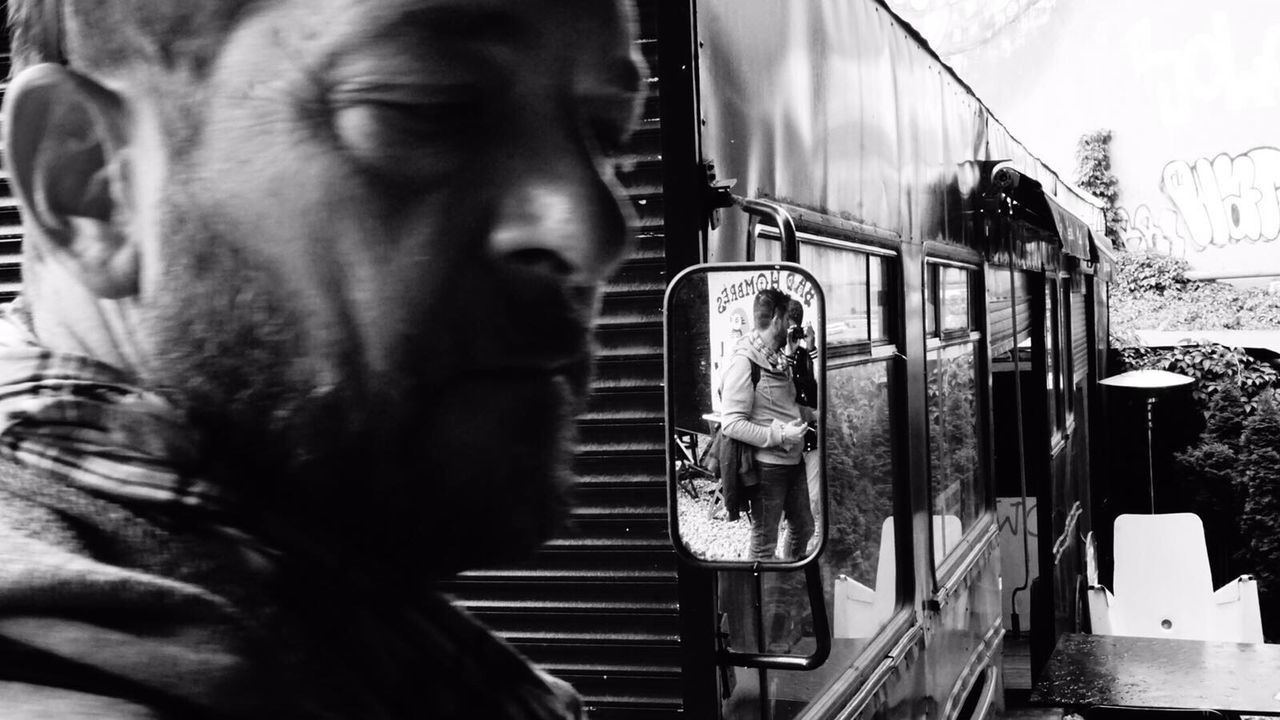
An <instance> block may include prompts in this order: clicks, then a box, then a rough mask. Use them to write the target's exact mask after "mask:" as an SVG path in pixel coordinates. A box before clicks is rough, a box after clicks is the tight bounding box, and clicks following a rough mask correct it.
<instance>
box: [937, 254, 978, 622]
mask: <svg viewBox="0 0 1280 720" xmlns="http://www.w3.org/2000/svg"><path fill="white" fill-rule="evenodd" d="M929 250H930V249H929V248H927V249H926V253H925V255H924V258H923V260H922V262H923V266H922V277H923V278H924V281H925V285H924V287H923V288H922V290H923V292H924V294H925V297H922V298H921V305H922V306H923V307H924V308H925V311H926V312H928V311H929V310H930V304H929V302H928V295H929V293H933V294H934V297H935V298H937V302H935V303H934V306H933V308H932V309H933V311H934V312H935V313H936V314H937V315H936V317H935V322H934V323H933V327H934V329H935V332H934V333H933V334H930V333H929V332H928V330H927V329H926V333H925V338H924V340H925V343H924V344H925V353H926V363H927V360H928V358H927V356H928V355H929V354H930V353H933V352H937V351H939V350H944V349H946V348H949V347H955V346H960V345H969V346H971V347H972V348H973V358H974V375H975V384H976V385H977V387H976V388H975V401H976V403H977V408H976V413H977V417H978V418H979V422H978V423H977V426H978V428H977V429H978V437H977V439H976V446H977V449H978V453H977V458H978V467H979V478H978V482H979V483H980V484H981V486H982V490H983V502H982V506H981V509H980V511H979V512H978V514H977V516H976V517H975V518H974V519H973V522H972V524H971V525H970V527H968V528H964V529H963V531H962V532H961V535H960V539H959V540H958V541H957V542H956V545H955V547H953V548H952V549H951V551H950V552H949V553H947V554H946V555H945V556H944V557H943V558H941V559H939V558H937V557H935V556H934V553H933V545H934V543H933V523H932V522H930V523H929V528H928V538H929V541H928V543H927V547H926V552H927V554H928V556H929V565H930V567H931V569H932V575H933V588H932V596H933V603H934V604H935V605H937V606H941V605H944V604H946V601H947V599H948V598H949V597H950V596H951V595H952V594H953V593H954V591H955V588H956V586H957V585H958V584H959V583H960V582H961V581H962V580H963V578H964V577H965V576H967V575H968V573H969V572H970V571H971V569H972V568H973V566H974V565H975V564H976V563H977V562H978V561H979V560H980V559H981V557H982V556H983V555H984V554H985V552H986V548H987V547H988V546H989V545H990V544H991V543H992V542H994V538H995V533H994V531H995V527H996V524H995V497H994V496H995V486H994V485H995V481H994V478H992V475H991V458H990V449H989V446H990V432H991V428H990V415H989V413H990V410H989V408H990V397H989V395H990V392H991V382H990V368H989V365H990V358H988V357H987V355H988V351H989V348H987V349H984V346H985V345H986V343H985V342H984V340H985V338H986V326H985V322H984V321H983V319H982V318H981V317H980V316H979V312H978V311H979V306H981V309H982V311H983V312H985V311H986V268H985V264H983V263H981V262H978V261H973V262H965V261H962V260H957V259H953V258H951V257H946V256H939V255H937V254H934V252H931V251H929ZM930 266H949V267H954V268H960V269H963V270H965V271H967V272H968V273H969V282H968V293H969V302H968V313H969V324H968V326H967V327H966V328H965V329H963V330H953V331H951V332H943V331H941V330H940V329H941V327H942V313H943V303H944V302H945V299H944V298H942V297H941V296H940V295H941V293H940V292H939V291H940V290H941V288H940V287H939V285H940V283H939V284H936V285H935V284H934V277H935V276H934V274H933V273H931V272H930ZM936 277H937V279H938V280H939V281H940V280H941V277H942V273H941V272H939V273H937V276H936ZM974 298H978V299H979V301H980V302H978V303H975V302H974ZM925 319H926V323H925V327H926V328H928V326H929V323H928V322H927V317H926V318H925ZM923 379H924V381H925V383H926V385H927V384H928V378H927V377H925V378H923ZM926 434H927V428H926ZM926 495H927V498H928V509H929V515H930V517H932V515H933V505H934V497H933V476H932V469H930V474H929V477H928V492H926Z"/></svg>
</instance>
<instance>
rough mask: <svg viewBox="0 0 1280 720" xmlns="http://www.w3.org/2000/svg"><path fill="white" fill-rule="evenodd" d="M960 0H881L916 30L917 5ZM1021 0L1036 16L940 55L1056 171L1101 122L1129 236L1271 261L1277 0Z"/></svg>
mask: <svg viewBox="0 0 1280 720" xmlns="http://www.w3.org/2000/svg"><path fill="white" fill-rule="evenodd" d="M965 1H967V0H954V1H953V0H894V2H893V4H894V5H895V8H898V9H901V10H902V12H903V14H904V17H906V18H907V19H908V21H911V20H912V19H913V14H912V13H913V12H914V11H915V10H920V11H922V12H923V13H924V14H923V15H920V14H917V15H915V19H916V23H917V24H918V26H919V27H920V28H922V31H923V29H924V28H928V27H929V26H930V24H929V22H928V21H927V20H928V14H929V13H937V12H939V11H940V10H939V8H941V7H944V6H953V5H957V4H963V2H965ZM992 1H998V0H992ZM1012 1H1013V0H1006V2H1012ZM1020 1H1023V0H1020ZM1023 4H1024V5H1025V4H1026V3H1025V1H1023ZM1031 5H1032V6H1035V7H1034V9H1038V11H1039V12H1040V14H1041V15H1043V16H1044V18H1043V19H1042V21H1040V22H1037V23H1035V24H1031V25H1030V26H1029V24H1028V23H1025V22H1023V23H1016V22H1014V23H1010V24H1009V25H1007V26H1004V27H1003V28H1002V29H1001V30H999V31H998V32H996V34H995V35H993V36H992V40H991V41H990V42H986V43H983V44H981V45H979V46H978V47H976V48H974V49H970V50H968V51H965V52H961V53H959V54H952V55H946V56H944V59H946V60H947V61H948V62H949V63H950V64H951V65H952V66H953V67H955V68H956V70H957V72H958V73H959V74H960V76H961V77H962V78H963V79H964V80H965V81H966V82H968V83H969V84H970V86H971V87H973V89H974V91H975V92H976V93H977V94H978V96H979V97H980V98H982V100H983V101H984V102H985V103H986V104H987V106H988V107H989V108H990V109H991V110H992V111H993V112H994V113H995V114H996V116H997V117H999V118H1000V119H1001V121H1003V122H1004V124H1005V125H1006V126H1007V127H1008V128H1009V129H1010V130H1011V131H1012V132H1013V134H1014V135H1015V136H1017V137H1018V139H1019V140H1021V141H1022V142H1024V143H1025V144H1026V145H1027V146H1028V147H1029V148H1031V150H1032V151H1033V152H1034V153H1035V154H1037V155H1038V156H1039V157H1040V158H1041V159H1042V160H1044V161H1046V162H1047V163H1048V164H1049V165H1051V166H1052V167H1054V168H1055V169H1056V170H1058V171H1059V173H1060V174H1061V175H1063V176H1064V177H1067V178H1074V175H1075V172H1074V171H1075V157H1074V156H1075V145H1076V140H1077V139H1078V138H1079V137H1080V135H1081V134H1082V133H1084V132H1086V131H1088V130H1092V129H1096V128H1110V129H1111V130H1112V131H1113V132H1114V140H1113V143H1112V159H1113V168H1112V169H1113V171H1114V172H1115V173H1116V175H1117V176H1118V177H1119V179H1120V190H1121V199H1120V203H1121V205H1122V207H1123V208H1124V209H1125V211H1126V212H1127V214H1128V218H1129V227H1128V229H1127V232H1126V243H1127V244H1128V245H1129V246H1131V247H1147V248H1152V249H1156V250H1158V251H1160V252H1166V253H1170V254H1173V255H1177V256H1184V257H1186V258H1187V259H1188V260H1189V261H1190V262H1191V264H1192V267H1193V269H1196V270H1202V271H1207V272H1233V271H1234V272H1238V271H1270V272H1275V273H1277V274H1280V202H1278V201H1277V187H1278V186H1280V4H1277V3H1276V2H1274V0H1226V1H1224V2H1205V1H1204V0H1039V2H1032V3H1031ZM899 6H901V7H899ZM913 6H914V8H913ZM997 24H998V23H997ZM970 35H977V36H981V34H980V33H970ZM937 44H938V47H939V49H940V50H942V51H943V52H947V51H948V50H949V48H948V46H947V43H946V42H945V41H939V42H938V43H937Z"/></svg>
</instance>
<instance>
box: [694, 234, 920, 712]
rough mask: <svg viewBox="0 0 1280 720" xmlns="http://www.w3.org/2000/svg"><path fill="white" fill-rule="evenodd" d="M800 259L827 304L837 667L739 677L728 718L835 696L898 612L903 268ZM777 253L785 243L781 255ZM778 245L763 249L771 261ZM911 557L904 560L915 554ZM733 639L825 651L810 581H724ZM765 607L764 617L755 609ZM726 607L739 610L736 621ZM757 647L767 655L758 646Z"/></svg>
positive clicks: (854, 255)
mask: <svg viewBox="0 0 1280 720" xmlns="http://www.w3.org/2000/svg"><path fill="white" fill-rule="evenodd" d="M801 240H802V249H801V257H802V258H803V260H804V264H805V266H806V267H807V268H808V269H810V271H811V272H813V274H814V276H815V278H816V279H817V280H818V282H819V283H821V284H822V286H823V288H824V289H825V291H826V298H827V311H828V313H827V336H828V339H829V342H828V346H829V347H828V356H827V360H828V367H827V368H826V369H825V379H826V382H827V425H828V427H827V434H826V438H827V486H828V494H827V520H828V522H829V523H830V527H829V528H828V529H827V545H826V549H825V551H824V552H823V554H822V556H821V557H820V560H819V563H820V567H821V571H822V572H821V574H822V584H823V593H824V596H825V599H826V604H827V614H828V617H829V618H830V619H831V624H832V650H831V655H830V657H829V659H828V660H827V661H826V662H825V663H824V664H823V665H822V666H821V667H819V668H817V669H816V670H811V671H807V672H789V671H780V670H767V671H765V670H756V669H746V668H731V669H730V672H729V673H728V674H727V675H726V677H727V678H728V682H729V685H730V687H729V688H726V690H727V692H726V693H725V697H726V700H725V701H724V705H723V708H722V709H723V712H724V717H726V718H753V719H754V718H760V717H765V715H764V714H762V713H763V708H764V707H765V706H767V707H768V708H769V709H770V711H771V714H770V715H768V716H769V717H772V718H773V719H774V720H786V719H787V718H792V717H796V716H797V715H799V714H800V713H801V712H802V711H803V710H804V708H805V707H806V706H808V705H809V704H810V703H811V702H813V701H814V700H816V699H817V698H819V697H821V696H822V695H823V694H824V693H825V692H826V691H827V690H829V689H832V688H833V687H834V686H835V685H836V683H837V682H838V681H839V679H840V677H841V676H842V675H843V674H844V673H845V672H847V671H848V670H849V669H850V668H851V667H853V665H854V664H855V662H856V661H857V660H858V658H859V656H860V655H861V654H862V652H863V650H864V649H865V648H867V647H868V645H869V644H870V643H871V641H872V640H873V639H874V638H875V636H876V635H877V634H878V633H879V632H880V631H881V630H882V629H883V628H884V627H885V626H886V625H887V624H888V621H889V619H890V617H891V616H892V615H893V613H894V611H895V610H896V609H897V607H898V601H899V598H898V587H899V582H898V581H899V578H898V577H897V566H896V564H895V556H896V554H897V551H896V549H895V543H894V525H893V507H894V498H895V493H896V492H897V488H896V487H895V477H896V473H895V464H894V451H893V448H894V446H895V433H896V427H895V417H896V413H895V411H894V396H895V388H896V387H897V385H898V365H897V360H896V353H897V352H898V348H897V346H896V345H895V344H893V337H894V336H895V335H896V331H895V330H894V328H895V327H896V325H895V323H894V322H893V317H894V316H893V312H894V307H895V303H896V298H897V292H898V288H899V287H900V286H899V283H898V280H897V278H898V273H897V261H898V260H897V257H896V256H894V255H886V254H883V253H879V252H876V251H875V250H872V249H870V248H863V247H862V246H857V247H854V246H849V247H843V246H841V245H840V244H839V243H838V241H827V242H814V241H813V239H812V238H809V241H808V242H806V237H805V236H804V235H802V237H801ZM772 244H774V245H776V243H772ZM770 245H771V243H761V247H760V249H761V250H762V251H764V252H762V253H761V254H763V255H765V256H766V257H767V256H768V254H767V253H768V252H770V251H771V250H772V249H771V248H769V246H770ZM907 551H909V549H906V550H903V552H907ZM719 579H720V582H719V603H720V608H721V617H722V621H723V623H724V626H723V628H722V629H724V630H725V631H726V633H727V635H728V637H729V642H730V644H731V645H732V646H733V647H734V648H735V649H741V650H748V651H750V650H755V648H756V647H757V646H758V647H760V648H761V649H763V650H769V651H774V652H790V653H795V654H805V653H808V652H810V651H811V650H812V646H813V643H814V642H815V641H814V639H813V637H812V635H813V630H812V621H811V618H810V613H809V610H808V598H807V597H806V596H805V594H804V593H805V584H804V575H803V573H802V572H790V573H761V574H760V575H758V576H755V577H752V576H751V575H749V574H746V573H737V574H730V573H721V574H720V575H719ZM753 597H754V598H758V602H759V605H758V609H759V611H760V612H759V613H758V614H755V615H753V614H752V612H751V610H752V609H753V608H751V605H752V603H753V602H755V601H754V600H753ZM726 607H733V608H734V609H733V610H732V611H729V612H726V610H725V609H726ZM757 644H758V645H757Z"/></svg>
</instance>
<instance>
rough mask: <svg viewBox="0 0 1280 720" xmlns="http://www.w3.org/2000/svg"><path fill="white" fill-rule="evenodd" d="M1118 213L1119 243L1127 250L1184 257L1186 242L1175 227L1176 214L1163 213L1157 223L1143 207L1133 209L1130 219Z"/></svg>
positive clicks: (1124, 214) (1176, 224)
mask: <svg viewBox="0 0 1280 720" xmlns="http://www.w3.org/2000/svg"><path fill="white" fill-rule="evenodd" d="M1118 211H1119V213H1120V240H1121V241H1122V242H1123V243H1124V246H1125V248H1126V249H1128V250H1133V251H1137V252H1151V253H1160V254H1163V255H1172V256H1174V257H1185V256H1186V254H1187V241H1186V240H1185V239H1184V238H1183V237H1182V233H1181V231H1180V228H1179V227H1178V213H1177V212H1176V211H1174V210H1164V211H1163V212H1162V213H1161V217H1160V219H1159V220H1157V219H1156V217H1155V214H1154V213H1152V212H1151V208H1149V207H1147V206H1146V205H1139V206H1138V207H1136V208H1134V210H1133V215H1132V216H1130V215H1129V211H1128V210H1125V209H1124V208H1118Z"/></svg>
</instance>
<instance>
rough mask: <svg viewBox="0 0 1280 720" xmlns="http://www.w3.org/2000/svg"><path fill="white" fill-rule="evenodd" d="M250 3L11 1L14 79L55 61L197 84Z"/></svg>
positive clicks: (206, 0)
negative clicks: (172, 71)
mask: <svg viewBox="0 0 1280 720" xmlns="http://www.w3.org/2000/svg"><path fill="white" fill-rule="evenodd" d="M251 1H252V0H199V1H196V0H9V3H8V5H9V49H10V53H11V55H12V60H11V61H12V68H13V70H12V72H14V73H17V72H20V71H21V70H23V69H24V68H26V67H28V66H31V65H35V64H38V63H46V62H54V63H63V64H67V65H70V66H71V67H73V68H78V69H80V70H82V71H87V70H93V71H98V72H111V71H113V70H119V69H121V68H123V67H125V66H128V65H130V64H140V63H149V64H153V65H155V66H159V67H167V68H177V67H183V68H185V69H187V70H189V71H191V72H192V73H193V74H194V75H196V76H198V77H202V76H203V75H204V74H205V71H206V69H207V68H208V66H209V65H210V63H211V62H212V61H213V59H214V58H215V57H216V56H217V53H218V50H219V48H220V47H221V45H222V41H223V39H224V38H225V37H226V34H227V32H228V31H229V30H230V28H231V27H233V26H234V24H235V20H236V18H237V17H238V16H239V13H240V11H241V10H243V9H244V7H245V6H246V5H248V4H249V3H250V2H251Z"/></svg>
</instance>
